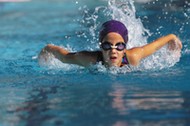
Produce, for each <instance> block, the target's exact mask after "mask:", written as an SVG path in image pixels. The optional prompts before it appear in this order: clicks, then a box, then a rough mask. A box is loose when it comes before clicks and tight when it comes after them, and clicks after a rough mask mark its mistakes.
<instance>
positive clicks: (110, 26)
mask: <svg viewBox="0 0 190 126" xmlns="http://www.w3.org/2000/svg"><path fill="white" fill-rule="evenodd" d="M110 32H115V33H118V34H119V35H121V37H122V38H123V40H124V42H125V43H127V42H128V30H127V28H126V27H125V25H124V24H123V23H121V22H120V21H116V20H109V21H107V22H105V23H103V24H102V27H101V30H100V34H99V41H100V42H102V41H103V39H104V37H105V36H106V35H107V34H108V33H110Z"/></svg>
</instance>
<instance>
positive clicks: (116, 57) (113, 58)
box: [102, 32, 126, 67]
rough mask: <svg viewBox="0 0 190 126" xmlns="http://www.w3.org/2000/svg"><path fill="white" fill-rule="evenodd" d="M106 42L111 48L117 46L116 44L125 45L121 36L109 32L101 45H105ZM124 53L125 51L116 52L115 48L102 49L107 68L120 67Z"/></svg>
mask: <svg viewBox="0 0 190 126" xmlns="http://www.w3.org/2000/svg"><path fill="white" fill-rule="evenodd" d="M107 42H109V43H110V44H111V45H112V46H117V43H125V42H124V39H123V38H122V36H121V35H120V34H118V33H115V32H110V33H108V34H107V35H106V36H105V37H104V39H103V41H102V43H107ZM125 51H126V49H123V50H120V51H119V50H117V49H116V48H111V49H110V50H103V49H102V53H103V58H104V62H105V64H106V65H107V66H109V67H111V66H117V67H120V66H121V63H122V58H123V56H124V54H125Z"/></svg>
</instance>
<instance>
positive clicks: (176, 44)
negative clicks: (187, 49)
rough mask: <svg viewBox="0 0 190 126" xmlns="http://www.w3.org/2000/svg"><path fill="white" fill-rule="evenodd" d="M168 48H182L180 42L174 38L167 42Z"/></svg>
mask: <svg viewBox="0 0 190 126" xmlns="http://www.w3.org/2000/svg"><path fill="white" fill-rule="evenodd" d="M168 49H169V50H181V49H182V42H181V41H180V40H179V39H178V38H176V39H174V40H171V41H169V42H168Z"/></svg>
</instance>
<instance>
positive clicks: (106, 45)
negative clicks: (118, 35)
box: [100, 42, 126, 51]
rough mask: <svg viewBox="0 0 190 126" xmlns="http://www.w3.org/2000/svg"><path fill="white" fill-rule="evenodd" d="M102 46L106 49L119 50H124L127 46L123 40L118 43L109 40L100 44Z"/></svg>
mask: <svg viewBox="0 0 190 126" xmlns="http://www.w3.org/2000/svg"><path fill="white" fill-rule="evenodd" d="M100 47H101V48H102V49H103V50H105V51H108V50H111V49H117V50H118V51H122V50H124V49H125V48H126V44H125V43H123V42H118V43H117V44H115V45H112V44H111V43H109V42H103V43H101V44H100Z"/></svg>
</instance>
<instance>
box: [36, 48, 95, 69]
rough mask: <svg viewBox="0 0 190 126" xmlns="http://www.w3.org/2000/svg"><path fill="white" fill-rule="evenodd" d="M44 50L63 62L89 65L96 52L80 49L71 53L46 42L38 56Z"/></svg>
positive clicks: (93, 60) (93, 59)
mask: <svg viewBox="0 0 190 126" xmlns="http://www.w3.org/2000/svg"><path fill="white" fill-rule="evenodd" d="M46 52H48V53H51V54H53V55H54V57H55V58H57V59H59V60H60V61H62V62H63V63H69V64H77V65H81V66H89V65H90V64H92V63H95V62H96V52H88V51H81V52H76V53H71V52H69V51H67V50H65V49H64V48H61V47H59V46H54V45H51V44H48V45H47V46H46V47H44V48H43V49H42V51H41V52H40V54H39V56H40V55H43V53H46Z"/></svg>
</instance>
